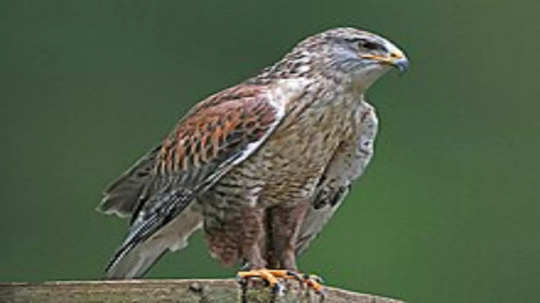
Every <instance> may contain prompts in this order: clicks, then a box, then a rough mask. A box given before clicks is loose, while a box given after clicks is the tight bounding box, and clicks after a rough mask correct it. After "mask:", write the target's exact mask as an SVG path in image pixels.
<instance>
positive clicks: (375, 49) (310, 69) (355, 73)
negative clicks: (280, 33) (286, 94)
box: [285, 28, 409, 88]
mask: <svg viewBox="0 0 540 303" xmlns="http://www.w3.org/2000/svg"><path fill="white" fill-rule="evenodd" d="M285 58H286V59H287V60H290V61H293V62H295V61H296V63H297V64H296V65H295V66H296V69H297V70H298V71H301V72H304V73H306V74H309V73H314V74H324V75H326V76H328V77H332V78H336V77H338V78H342V79H339V80H351V81H352V82H353V83H355V84H356V85H360V86H361V87H363V88H367V87H369V86H370V85H371V84H372V83H373V82H375V80H377V79H378V78H379V77H380V76H382V75H383V74H384V73H385V72H387V71H388V70H390V69H391V68H392V67H395V68H397V69H398V70H399V71H401V72H404V71H406V70H407V68H408V66H409V61H408V60H407V57H406V56H405V54H404V53H403V51H401V50H400V49H399V48H398V47H397V46H395V45H394V44H393V43H392V42H390V41H388V40H387V39H385V38H383V37H381V36H378V35H375V34H372V33H369V32H366V31H362V30H358V29H355V28H336V29H331V30H327V31H325V32H322V33H320V34H317V35H314V36H311V37H309V38H307V39H305V40H304V41H302V42H300V43H299V44H298V45H297V46H296V47H295V48H294V49H293V51H292V52H291V53H289V54H288V55H287V56H286V57H285Z"/></svg>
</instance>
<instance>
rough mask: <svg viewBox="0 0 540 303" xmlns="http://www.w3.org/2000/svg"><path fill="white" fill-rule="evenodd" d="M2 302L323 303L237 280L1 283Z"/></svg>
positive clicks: (362, 300) (331, 293)
mask: <svg viewBox="0 0 540 303" xmlns="http://www.w3.org/2000/svg"><path fill="white" fill-rule="evenodd" d="M0 302H2V303H4V302H5V303H7V302H17V303H18V302H21V303H22V302H40V303H49V302H51V303H52V302H54V303H67V302H70V303H71V302H73V303H74V302H145V303H153V302H171V303H172V302H177V303H218V302H219V303H242V302H244V303H269V302H275V303H307V302H320V297H319V296H318V295H316V294H314V293H313V292H312V291H309V292H307V291H306V290H305V289H301V288H300V287H298V285H297V284H296V283H289V284H288V286H287V290H286V291H285V292H284V294H283V295H281V296H276V295H274V294H272V292H271V291H269V289H268V288H265V287H262V286H261V287H258V286H255V287H249V288H247V289H246V288H243V287H241V286H240V285H239V284H238V283H237V282H236V281H235V280H232V279H226V280H123V281H65V282H44V283H0ZM346 302H352V303H401V301H399V300H395V299H388V298H383V297H378V296H373V295H366V294H359V293H353V292H350V291H345V290H341V289H337V288H332V287H327V288H326V297H325V299H324V303H346Z"/></svg>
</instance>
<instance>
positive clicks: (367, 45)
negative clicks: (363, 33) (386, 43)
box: [358, 39, 383, 50]
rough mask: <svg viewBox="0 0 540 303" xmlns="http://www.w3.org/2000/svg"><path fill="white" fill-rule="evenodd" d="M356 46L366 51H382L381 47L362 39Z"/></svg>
mask: <svg viewBox="0 0 540 303" xmlns="http://www.w3.org/2000/svg"><path fill="white" fill-rule="evenodd" d="M358 46H360V47H362V48H365V49H368V50H382V49H383V47H382V46H381V45H379V44H377V43H374V42H371V41H367V40H364V39H362V40H359V41H358Z"/></svg>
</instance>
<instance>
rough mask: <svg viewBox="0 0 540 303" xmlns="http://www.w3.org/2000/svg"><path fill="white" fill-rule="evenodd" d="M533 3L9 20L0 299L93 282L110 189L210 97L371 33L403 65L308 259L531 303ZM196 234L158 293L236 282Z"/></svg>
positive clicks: (253, 5) (107, 240)
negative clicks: (309, 48) (53, 284)
mask: <svg viewBox="0 0 540 303" xmlns="http://www.w3.org/2000/svg"><path fill="white" fill-rule="evenodd" d="M539 11H540V2H537V1H488V0H483V1H481V0H477V1H474V0H473V1H467V0H460V1H444V2H443V1H382V0H376V1H375V0H370V1H358V0H351V1H266V2H262V1H260V2H259V1H235V2H232V1H199V2H194V1H193V2H189V3H187V2H182V1H5V0H3V1H0V100H1V110H0V121H1V122H0V123H1V127H0V138H1V142H2V143H1V147H2V148H0V158H1V159H2V163H3V165H2V174H1V175H0V201H1V202H0V203H1V206H2V210H1V211H0V218H1V220H0V239H1V244H0V245H1V247H0V281H43V280H71V279H98V278H100V277H101V275H102V270H103V267H104V265H105V264H106V262H107V261H108V258H109V257H110V256H111V254H112V252H113V251H114V249H115V248H116V246H117V245H118V244H119V243H120V241H121V240H122V237H123V235H124V232H125V230H126V222H125V221H122V220H119V219H116V218H114V217H107V216H103V215H100V214H98V213H96V212H94V207H95V206H96V204H97V203H98V201H99V200H100V193H101V191H102V189H103V188H104V186H105V185H106V184H107V183H109V182H110V181H112V180H113V179H114V178H115V177H117V176H118V175H119V174H120V173H121V172H122V171H123V170H124V169H126V168H127V167H128V166H129V165H130V164H131V163H132V162H133V161H134V160H136V159H137V158H138V157H139V156H141V155H142V154H143V153H144V152H145V151H146V150H147V149H149V148H151V147H152V146H153V145H154V144H156V143H157V142H158V141H160V140H161V138H162V137H163V136H164V135H165V134H166V133H167V132H168V131H169V129H170V128H171V127H172V126H173V125H174V124H175V122H176V120H177V119H178V118H180V117H181V116H182V115H183V113H185V112H186V110H187V109H188V108H189V107H190V106H192V105H193V104H194V103H195V102H197V101H198V100H201V99H202V98H204V97H205V96H207V95H209V94H211V93H213V92H216V91H218V90H220V89H223V88H226V87H228V86H230V85H233V84H236V83H238V82H239V81H242V80H243V79H245V78H247V77H249V76H251V75H254V74H255V73H257V72H258V71H259V70H260V69H261V68H263V67H264V66H266V65H269V64H272V63H273V62H275V61H276V60H278V59H279V58H280V57H281V56H282V55H283V54H284V53H285V52H287V51H288V50H289V49H290V48H291V47H292V46H293V45H294V44H295V43H296V42H297V41H298V40H299V39H301V38H303V37H305V36H308V35H311V34H314V33H316V32H319V31H321V30H324V29H327V28H330V27H336V26H345V25H348V26H356V27H361V28H366V29H369V30H372V31H375V32H378V33H381V34H383V35H384V36H386V37H388V38H390V39H391V40H393V41H395V42H396V43H397V44H398V45H400V46H402V47H403V49H404V50H405V51H406V52H407V53H408V55H409V57H410V61H411V68H410V71H409V73H408V74H406V75H405V76H404V77H398V76H397V73H392V74H390V75H388V76H386V77H385V78H384V79H382V80H381V81H379V82H378V83H377V84H376V85H375V86H374V87H373V88H372V89H371V91H370V93H369V97H370V99H371V102H372V103H373V104H374V105H375V106H376V107H377V109H378V113H379V116H380V120H381V130H380V134H379V137H378V141H377V145H376V155H375V158H374V161H373V162H372V164H371V166H370V168H369V170H368V172H367V174H366V175H365V176H364V177H363V178H362V179H361V180H360V181H359V182H357V184H356V186H355V187H354V191H353V193H352V195H351V196H350V197H349V198H348V199H347V201H346V203H345V204H344V206H343V207H342V208H341V210H340V211H339V212H338V213H337V215H336V216H335V218H334V220H333V221H332V222H331V223H330V224H329V225H328V227H327V228H326V229H325V231H324V233H323V234H322V236H321V237H320V238H319V239H318V240H317V241H316V242H315V243H314V244H313V245H312V247H311V249H310V250H309V251H308V253H307V254H306V255H305V256H303V257H302V258H301V259H300V266H301V268H302V269H303V270H304V271H307V272H316V273H318V274H320V275H322V276H323V277H325V279H326V280H327V282H328V284H330V285H334V286H339V287H343V288H348V289H351V290H355V291H362V292H369V293H376V294H383V295H387V296H394V297H399V298H403V299H406V300H408V301H409V302H513V301H519V302H533V301H536V302H537V301H538V294H537V289H538V285H539V283H540V238H539V233H538V232H539V229H540V222H539V219H540V207H539V202H540V195H539V194H538V191H539V189H538V175H539V173H540V166H539V165H538V155H539V152H540V142H539V140H538V139H539V137H538V133H539V132H538V131H539V129H540V122H539V119H538V110H539V109H540V106H539V103H538V101H539V99H540V98H539V96H540V84H538V80H537V79H538V75H539V72H540V70H539V66H540V64H539V54H540V52H539V51H540V39H538V38H539V36H540V22H538V12H539ZM233 274H234V270H233V269H223V268H222V267H220V266H219V265H218V264H217V262H215V261H214V260H212V259H211V258H210V257H209V256H208V254H207V252H206V247H205V243H204V241H203V239H202V237H201V235H200V234H199V235H197V236H196V237H194V238H193V239H192V240H191V245H190V246H189V247H188V248H187V249H186V250H184V251H183V252H181V253H174V254H169V255H167V256H166V257H164V258H163V259H162V260H161V262H160V263H159V264H158V265H157V266H156V267H155V268H154V269H153V270H152V271H151V272H150V274H149V275H148V277H208V278H211V277H231V276H232V275H233Z"/></svg>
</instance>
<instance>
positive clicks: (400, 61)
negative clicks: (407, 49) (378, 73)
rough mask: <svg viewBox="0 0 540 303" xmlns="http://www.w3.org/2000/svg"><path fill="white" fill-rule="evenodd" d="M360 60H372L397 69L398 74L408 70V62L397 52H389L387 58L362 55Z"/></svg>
mask: <svg viewBox="0 0 540 303" xmlns="http://www.w3.org/2000/svg"><path fill="white" fill-rule="evenodd" d="M362 58H366V59H370V60H374V61H377V62H379V63H380V64H386V65H391V66H393V67H395V68H397V69H398V70H399V72H400V73H404V72H406V71H407V70H408V69H409V60H408V59H407V57H405V55H404V54H403V53H402V52H401V51H399V50H396V51H393V52H391V53H390V55H389V56H378V55H364V56H362Z"/></svg>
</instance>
